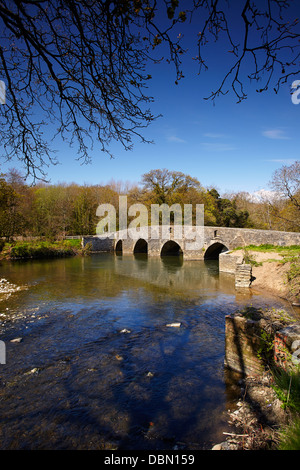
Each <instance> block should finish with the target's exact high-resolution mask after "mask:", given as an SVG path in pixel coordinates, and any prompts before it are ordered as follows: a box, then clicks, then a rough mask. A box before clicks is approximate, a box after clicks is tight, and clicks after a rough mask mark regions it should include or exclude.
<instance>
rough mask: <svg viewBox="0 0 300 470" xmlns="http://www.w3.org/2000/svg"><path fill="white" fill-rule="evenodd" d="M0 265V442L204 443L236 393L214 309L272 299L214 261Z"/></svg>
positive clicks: (219, 430)
mask: <svg viewBox="0 0 300 470" xmlns="http://www.w3.org/2000/svg"><path fill="white" fill-rule="evenodd" d="M0 273H1V274H0V277H2V278H5V279H7V280H8V281H9V282H11V283H13V284H16V285H18V286H23V287H24V289H21V290H19V291H17V292H15V293H13V294H12V295H10V296H9V297H5V296H3V295H2V296H0V315H1V316H0V320H1V321H0V339H1V340H2V341H4V342H5V345H6V364H0V382H1V383H0V385H1V389H0V413H1V424H0V448H1V449H126V450H127V449H137V450H139V449H145V450H147V449H173V448H179V449H180V448H183V449H209V448H211V447H212V445H213V444H215V443H216V442H221V441H222V440H224V435H223V432H226V431H228V429H229V426H228V424H227V416H226V410H227V409H228V408H231V407H234V403H235V401H236V399H237V398H238V397H239V393H240V390H239V387H237V386H236V380H237V377H236V376H235V377H233V376H232V374H229V373H228V371H226V370H225V369H224V339H225V338H224V333H225V315H227V314H229V313H231V312H235V311H237V310H240V309H242V308H244V306H246V305H249V304H252V305H254V306H266V307H268V306H271V305H272V306H277V307H284V304H283V303H281V302H280V301H279V300H278V299H275V298H273V297H267V296H264V295H261V294H258V293H254V292H252V291H251V289H246V290H244V291H241V292H237V291H236V290H235V288H234V277H233V276H232V275H230V274H225V273H219V271H218V262H217V261H206V262H204V261H184V260H183V259H182V258H181V257H166V258H147V256H146V255H136V256H133V255H132V256H117V255H112V254H97V255H91V256H88V257H74V258H67V259H56V260H32V261H14V262H8V261H5V262H2V263H1V265H0ZM174 324H175V325H174ZM179 324H180V325H179ZM167 325H169V326H167ZM170 325H172V326H170ZM20 338H21V339H20ZM16 339H17V341H12V340H16Z"/></svg>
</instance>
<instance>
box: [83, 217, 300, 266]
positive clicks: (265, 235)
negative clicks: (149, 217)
mask: <svg viewBox="0 0 300 470" xmlns="http://www.w3.org/2000/svg"><path fill="white" fill-rule="evenodd" d="M143 229H145V230H146V231H147V233H145V236H144V234H143V233H141V237H140V238H145V239H146V240H147V241H148V255H149V256H159V255H160V252H161V249H162V246H163V245H164V243H166V241H167V240H169V239H171V240H174V241H176V242H177V243H178V244H179V245H180V247H181V249H182V251H183V253H184V257H185V258H188V259H203V257H204V256H205V252H206V250H208V249H209V248H210V247H212V246H213V245H215V244H216V245H217V244H218V245H221V246H224V249H227V250H231V249H234V248H237V247H239V246H241V247H242V246H246V245H261V244H272V245H280V246H288V245H300V233H298V232H277V231H271V230H270V231H269V230H254V229H241V228H228V227H203V237H202V239H201V242H200V244H201V246H200V247H199V248H198V249H197V250H191V249H188V248H187V247H188V244H190V243H191V241H190V240H189V239H188V238H187V237H186V236H185V235H184V233H183V236H182V238H178V236H176V227H170V232H169V237H168V238H166V237H164V236H163V235H162V233H161V230H162V227H161V226H160V227H157V233H156V236H153V233H152V232H151V230H152V228H151V230H150V228H148V227H144V228H143ZM154 229H155V228H154ZM129 230H130V229H129ZM109 235H110V234H108V236H107V238H103V237H98V236H92V237H91V236H86V237H83V245H84V246H85V245H86V244H87V243H89V242H90V243H91V244H92V247H93V251H113V250H114V246H115V241H117V240H119V239H123V252H124V253H133V250H134V246H135V243H136V241H137V238H136V239H134V238H132V237H131V236H130V233H129V236H128V231H126V230H125V231H123V232H116V234H112V237H111V238H110V237H109ZM114 235H115V240H114ZM224 261H225V258H224ZM225 272H228V271H225Z"/></svg>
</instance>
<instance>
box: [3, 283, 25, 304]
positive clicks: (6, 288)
mask: <svg viewBox="0 0 300 470" xmlns="http://www.w3.org/2000/svg"><path fill="white" fill-rule="evenodd" d="M24 289H27V286H17V285H16V284H12V283H11V282H9V281H8V280H7V279H4V278H2V279H0V301H1V300H6V299H8V297H10V296H11V295H12V294H13V293H15V292H18V291H20V290H24Z"/></svg>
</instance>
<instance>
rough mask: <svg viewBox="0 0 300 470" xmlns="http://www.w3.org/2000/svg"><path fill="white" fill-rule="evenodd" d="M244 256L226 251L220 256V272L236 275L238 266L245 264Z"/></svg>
mask: <svg viewBox="0 0 300 470" xmlns="http://www.w3.org/2000/svg"><path fill="white" fill-rule="evenodd" d="M243 259H244V256H243V255H241V254H237V253H232V252H230V251H226V252H225V253H220V254H219V271H220V272H221V273H230V274H235V271H236V267H237V265H238V264H241V263H242V262H243Z"/></svg>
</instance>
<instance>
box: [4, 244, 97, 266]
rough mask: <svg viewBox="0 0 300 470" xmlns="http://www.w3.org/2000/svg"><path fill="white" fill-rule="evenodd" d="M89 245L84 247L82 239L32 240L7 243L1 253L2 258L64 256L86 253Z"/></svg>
mask: <svg viewBox="0 0 300 470" xmlns="http://www.w3.org/2000/svg"><path fill="white" fill-rule="evenodd" d="M88 252H89V246H86V247H84V248H83V247H82V246H81V240H78V239H75V240H57V241H48V240H32V241H16V242H11V243H5V244H4V246H3V248H2V251H1V253H0V261H1V260H19V259H24V260H25V259H44V258H62V257H68V256H76V255H85V254H87V253H88Z"/></svg>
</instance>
